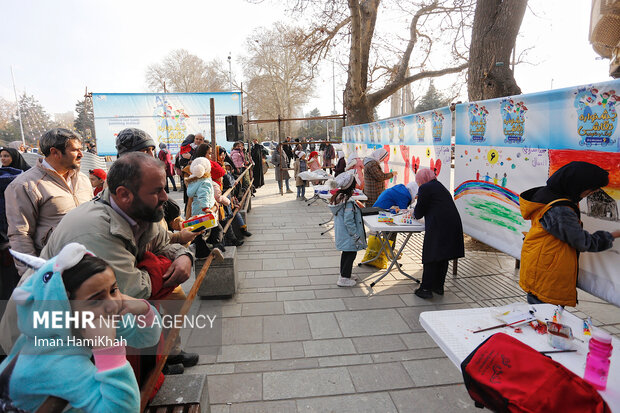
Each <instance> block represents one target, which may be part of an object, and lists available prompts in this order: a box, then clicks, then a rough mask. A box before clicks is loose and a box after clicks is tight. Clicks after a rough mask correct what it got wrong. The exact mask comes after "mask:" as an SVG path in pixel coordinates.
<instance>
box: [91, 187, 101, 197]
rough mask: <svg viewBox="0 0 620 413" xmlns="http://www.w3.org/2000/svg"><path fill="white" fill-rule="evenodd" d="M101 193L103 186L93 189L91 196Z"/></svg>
mask: <svg viewBox="0 0 620 413" xmlns="http://www.w3.org/2000/svg"><path fill="white" fill-rule="evenodd" d="M101 191H103V185H101V186H96V187H95V188H93V195H94V196H97V194H98V193H99V192H101Z"/></svg>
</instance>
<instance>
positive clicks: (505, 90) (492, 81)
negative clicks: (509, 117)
mask: <svg viewBox="0 0 620 413" xmlns="http://www.w3.org/2000/svg"><path fill="white" fill-rule="evenodd" d="M526 7H527V0H478V3H477V4H476V14H475V17H474V25H473V29H472V35H471V49H470V53H469V78H468V80H467V89H468V94H469V99H470V100H483V99H491V98H497V97H502V96H509V95H518V94H520V93H521V89H520V88H519V86H518V85H517V82H516V81H515V78H514V73H513V71H512V69H511V68H510V64H509V63H510V53H511V51H512V50H513V48H514V47H515V41H516V38H517V35H518V34H519V28H520V27H521V22H522V21H523V16H524V15H525V9H526Z"/></svg>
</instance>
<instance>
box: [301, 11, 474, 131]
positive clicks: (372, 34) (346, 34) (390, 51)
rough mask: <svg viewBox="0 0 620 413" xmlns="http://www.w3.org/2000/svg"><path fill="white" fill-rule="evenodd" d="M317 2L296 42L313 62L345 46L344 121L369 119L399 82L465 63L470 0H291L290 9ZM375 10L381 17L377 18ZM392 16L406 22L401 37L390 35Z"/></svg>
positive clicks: (448, 71)
mask: <svg viewBox="0 0 620 413" xmlns="http://www.w3.org/2000/svg"><path fill="white" fill-rule="evenodd" d="M317 4H319V5H320V9H318V10H317V9H316V8H315V9H313V10H314V13H315V14H314V16H313V17H312V21H314V22H316V23H314V24H312V25H311V26H310V28H309V29H308V30H307V31H306V32H305V34H304V35H303V36H302V37H299V38H297V42H298V43H299V44H301V45H303V48H304V50H305V51H306V56H305V57H306V59H308V60H309V61H311V62H313V63H316V62H318V61H319V60H320V59H322V58H325V57H326V56H328V54H330V53H331V54H332V55H333V54H334V49H335V48H338V47H341V46H342V45H347V46H348V49H349V52H348V62H347V63H346V66H347V72H348V77H347V84H346V87H345V93H344V105H345V109H346V111H347V123H348V124H359V123H367V122H370V121H372V120H374V109H375V108H376V107H377V106H378V105H379V104H380V103H381V102H383V101H384V100H385V99H386V98H388V97H389V96H390V95H392V94H393V93H394V92H396V91H398V90H399V89H400V88H402V87H403V86H406V85H408V84H410V83H413V82H415V81H418V80H421V79H426V78H434V77H439V76H443V75H447V74H452V73H459V72H461V71H462V70H464V69H465V68H467V50H468V44H467V40H466V38H467V34H468V28H469V26H470V24H471V21H472V19H473V6H472V0H434V1H423V2H420V1H414V0H403V1H397V0H393V1H389V0H386V1H384V2H383V3H382V1H381V0H326V1H324V2H321V3H317V2H312V1H310V0H296V1H295V3H294V4H293V10H294V12H296V13H300V14H301V13H307V12H308V11H309V10H311V8H312V7H313V6H316V5H317ZM380 12H381V13H382V14H383V15H385V16H386V20H387V22H386V21H382V22H378V16H379V15H380ZM395 21H398V25H400V24H403V25H406V27H407V29H408V30H407V34H406V35H405V36H403V37H400V36H398V35H395V34H394V31H395V29H394V27H395V24H394V22H395ZM378 23H380V24H378ZM379 27H380V28H381V29H382V30H378V28H379ZM379 52H380V53H379ZM341 54H342V53H341Z"/></svg>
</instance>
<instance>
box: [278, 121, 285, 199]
mask: <svg viewBox="0 0 620 413" xmlns="http://www.w3.org/2000/svg"><path fill="white" fill-rule="evenodd" d="M278 148H279V150H278V152H279V154H280V164H279V165H278V168H280V181H282V182H281V183H280V195H281V196H283V195H284V189H283V188H284V179H282V121H281V120H280V115H278Z"/></svg>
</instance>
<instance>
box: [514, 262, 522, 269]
mask: <svg viewBox="0 0 620 413" xmlns="http://www.w3.org/2000/svg"><path fill="white" fill-rule="evenodd" d="M519 268H521V260H517V259H515V270H518V269H519Z"/></svg>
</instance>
